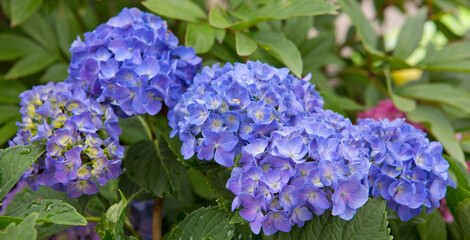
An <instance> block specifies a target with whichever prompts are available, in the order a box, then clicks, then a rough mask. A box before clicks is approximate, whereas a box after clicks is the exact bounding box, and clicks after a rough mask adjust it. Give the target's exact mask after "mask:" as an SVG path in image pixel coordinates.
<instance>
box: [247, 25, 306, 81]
mask: <svg viewBox="0 0 470 240" xmlns="http://www.w3.org/2000/svg"><path fill="white" fill-rule="evenodd" d="M251 37H252V38H253V40H255V41H256V42H258V44H259V45H260V46H261V47H262V48H264V49H265V50H266V51H268V52H269V53H270V54H271V55H273V56H274V57H275V58H276V59H277V60H279V61H281V62H282V63H283V64H285V65H286V66H287V67H288V68H289V69H290V70H291V71H292V72H293V73H294V74H295V75H296V76H298V77H301V75H302V58H301V56H300V52H299V49H297V46H295V44H294V43H292V42H291V41H290V40H289V39H287V38H286V36H284V34H282V33H278V32H262V31H260V32H256V33H254V34H251Z"/></svg>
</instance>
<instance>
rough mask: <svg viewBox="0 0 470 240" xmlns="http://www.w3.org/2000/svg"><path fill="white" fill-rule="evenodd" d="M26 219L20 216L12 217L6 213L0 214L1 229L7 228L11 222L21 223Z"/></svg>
mask: <svg viewBox="0 0 470 240" xmlns="http://www.w3.org/2000/svg"><path fill="white" fill-rule="evenodd" d="M23 220H24V219H23V218H19V217H10V216H5V215H0V230H3V229H5V228H6V227H7V226H8V225H10V223H16V224H18V223H20V222H22V221H23Z"/></svg>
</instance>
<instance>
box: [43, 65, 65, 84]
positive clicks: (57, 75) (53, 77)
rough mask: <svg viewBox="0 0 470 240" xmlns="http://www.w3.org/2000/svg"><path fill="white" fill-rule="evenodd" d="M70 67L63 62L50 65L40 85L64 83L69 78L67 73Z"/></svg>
mask: <svg viewBox="0 0 470 240" xmlns="http://www.w3.org/2000/svg"><path fill="white" fill-rule="evenodd" d="M67 68H68V65H67V64H65V63H63V62H57V63H55V64H52V65H50V66H49V67H48V68H47V69H46V71H45V72H44V74H43V75H42V76H41V78H40V79H39V82H40V83H48V82H63V81H65V80H66V79H67V77H68V76H69V73H68V72H67Z"/></svg>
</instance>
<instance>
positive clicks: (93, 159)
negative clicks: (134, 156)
mask: <svg viewBox="0 0 470 240" xmlns="http://www.w3.org/2000/svg"><path fill="white" fill-rule="evenodd" d="M20 98H21V102H20V105H21V110H20V111H21V114H22V122H19V123H17V124H18V126H19V129H18V133H17V136H16V137H15V138H14V139H13V141H10V146H14V145H28V144H43V145H45V146H46V153H45V154H43V155H42V156H41V157H40V158H39V159H38V160H37V161H36V162H35V163H33V165H32V167H31V168H30V169H28V170H27V171H26V172H25V173H24V174H23V179H24V180H25V181H26V182H27V183H28V184H29V186H30V187H31V188H32V189H34V190H37V189H38V188H39V185H44V186H50V187H52V188H53V189H55V190H60V191H65V190H66V191H67V196H68V197H70V198H77V197H79V196H81V195H82V194H87V195H91V194H95V193H97V192H98V187H97V185H96V183H95V181H96V182H97V183H98V184H99V185H104V184H106V183H107V181H108V179H114V178H117V177H118V176H119V175H120V173H121V168H120V166H121V159H122V157H123V155H124V148H123V147H122V146H121V145H119V134H120V133H121V129H120V128H119V126H118V123H117V122H118V118H117V116H116V115H115V113H114V112H113V110H112V108H111V106H110V105H109V104H106V103H98V102H96V101H94V100H93V99H91V98H90V97H89V96H88V95H87V93H86V92H85V91H84V90H83V89H82V88H81V87H80V86H79V87H76V86H75V85H74V84H68V83H57V84H54V83H52V82H51V83H48V84H47V85H43V86H35V87H33V89H32V90H28V91H25V92H23V93H21V95H20Z"/></svg>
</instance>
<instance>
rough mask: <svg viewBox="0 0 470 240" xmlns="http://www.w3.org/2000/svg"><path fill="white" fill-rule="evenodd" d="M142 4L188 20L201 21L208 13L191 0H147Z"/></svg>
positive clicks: (151, 9) (156, 10) (161, 12)
mask: <svg viewBox="0 0 470 240" xmlns="http://www.w3.org/2000/svg"><path fill="white" fill-rule="evenodd" d="M142 4H143V5H144V6H145V7H147V8H148V9H150V11H152V12H155V13H157V14H158V15H161V16H165V17H169V18H176V19H180V20H184V21H188V22H200V21H201V20H204V19H206V18H207V15H206V13H205V12H204V10H202V9H201V8H200V7H199V6H198V5H197V4H195V3H193V2H191V1H190V0H147V1H145V2H142Z"/></svg>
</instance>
